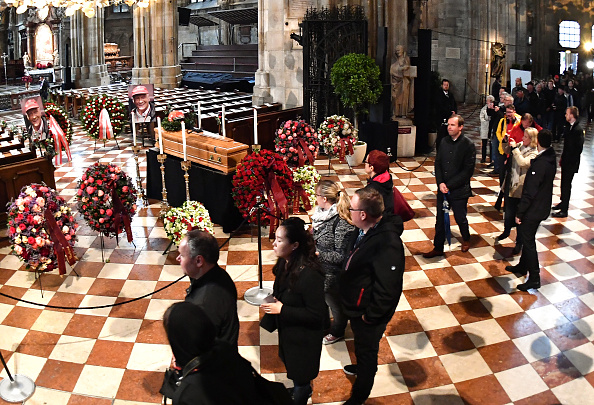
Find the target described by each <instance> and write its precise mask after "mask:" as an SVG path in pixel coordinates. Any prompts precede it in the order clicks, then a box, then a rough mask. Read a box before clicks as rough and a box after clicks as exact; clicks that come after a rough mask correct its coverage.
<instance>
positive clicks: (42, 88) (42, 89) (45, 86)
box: [39, 75, 50, 102]
mask: <svg viewBox="0 0 594 405" xmlns="http://www.w3.org/2000/svg"><path fill="white" fill-rule="evenodd" d="M49 88H50V84H49V82H48V81H47V79H46V78H45V76H43V75H42V76H40V77H39V95H40V96H41V98H42V99H43V101H44V102H45V101H46V100H47V98H48V97H49Z"/></svg>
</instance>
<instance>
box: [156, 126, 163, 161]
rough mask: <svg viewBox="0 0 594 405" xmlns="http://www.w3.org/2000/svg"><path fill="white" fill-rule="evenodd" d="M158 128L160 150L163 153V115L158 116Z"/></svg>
mask: <svg viewBox="0 0 594 405" xmlns="http://www.w3.org/2000/svg"><path fill="white" fill-rule="evenodd" d="M157 128H158V129H159V152H160V153H161V155H162V154H163V131H162V130H161V117H157Z"/></svg>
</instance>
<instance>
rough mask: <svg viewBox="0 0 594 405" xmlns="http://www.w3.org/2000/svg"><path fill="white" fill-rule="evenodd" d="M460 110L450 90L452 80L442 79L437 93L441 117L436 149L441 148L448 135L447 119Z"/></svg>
mask: <svg viewBox="0 0 594 405" xmlns="http://www.w3.org/2000/svg"><path fill="white" fill-rule="evenodd" d="M457 112H458V105H457V104H456V100H455V99H454V95H453V94H452V92H451V91H450V81H449V80H448V79H443V80H442V81H441V91H440V92H439V93H438V95H437V117H438V118H439V122H438V123H437V125H438V128H439V129H438V130H437V139H436V141H435V150H436V151H437V150H439V145H440V143H441V141H442V140H443V139H444V138H446V137H447V134H448V133H447V120H448V118H450V117H451V116H452V115H453V114H456V113H457Z"/></svg>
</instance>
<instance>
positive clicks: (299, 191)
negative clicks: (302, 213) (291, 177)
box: [293, 181, 311, 214]
mask: <svg viewBox="0 0 594 405" xmlns="http://www.w3.org/2000/svg"><path fill="white" fill-rule="evenodd" d="M293 187H294V188H295V198H293V214H297V213H298V212H299V206H300V204H301V201H303V207H304V208H305V209H306V210H307V211H309V210H310V209H311V203H310V202H309V196H308V195H307V193H306V192H305V189H304V188H303V183H302V182H300V181H299V182H294V183H293Z"/></svg>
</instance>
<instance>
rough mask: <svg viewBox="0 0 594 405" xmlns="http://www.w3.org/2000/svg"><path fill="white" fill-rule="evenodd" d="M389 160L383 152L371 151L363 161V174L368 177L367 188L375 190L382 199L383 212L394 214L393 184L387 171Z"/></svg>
mask: <svg viewBox="0 0 594 405" xmlns="http://www.w3.org/2000/svg"><path fill="white" fill-rule="evenodd" d="M389 168H390V158H389V157H388V155H386V154H385V153H384V152H382V151H379V150H372V151H371V152H369V154H368V155H367V159H366V160H365V173H367V175H368V176H369V180H367V188H373V189H375V190H377V191H378V192H379V193H380V194H381V196H382V197H383V199H384V212H387V213H390V214H392V213H393V212H394V190H393V188H394V182H393V181H392V175H391V174H390V171H389V170H388V169H389Z"/></svg>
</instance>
